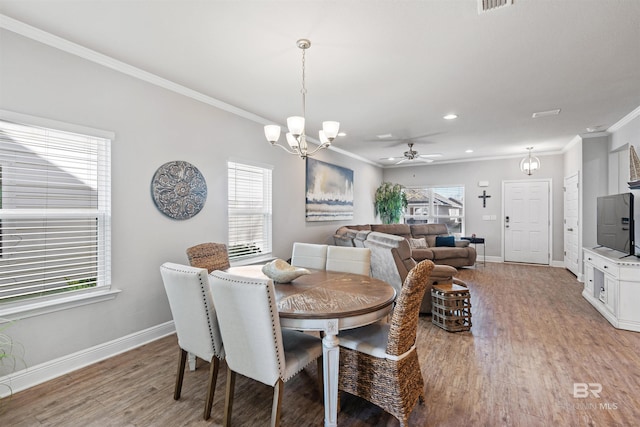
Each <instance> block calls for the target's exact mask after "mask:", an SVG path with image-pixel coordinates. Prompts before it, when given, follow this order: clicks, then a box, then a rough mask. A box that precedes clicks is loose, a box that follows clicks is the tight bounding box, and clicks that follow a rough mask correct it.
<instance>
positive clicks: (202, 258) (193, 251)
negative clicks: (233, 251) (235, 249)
mask: <svg viewBox="0 0 640 427" xmlns="http://www.w3.org/2000/svg"><path fill="white" fill-rule="evenodd" d="M186 252H187V257H188V258H189V264H191V266H193V267H199V268H206V269H207V272H209V273H211V272H212V271H214V270H226V269H227V268H229V267H230V264H229V254H228V252H227V245H225V244H224V243H201V244H199V245H196V246H192V247H190V248H188V249H187V251H186Z"/></svg>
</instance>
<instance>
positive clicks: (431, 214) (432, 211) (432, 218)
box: [404, 184, 466, 237]
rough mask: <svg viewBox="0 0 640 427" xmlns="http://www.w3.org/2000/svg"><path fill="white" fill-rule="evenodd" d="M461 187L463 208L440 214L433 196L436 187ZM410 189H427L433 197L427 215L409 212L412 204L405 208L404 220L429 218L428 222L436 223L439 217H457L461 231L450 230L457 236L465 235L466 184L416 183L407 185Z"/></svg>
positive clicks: (430, 198)
mask: <svg viewBox="0 0 640 427" xmlns="http://www.w3.org/2000/svg"><path fill="white" fill-rule="evenodd" d="M453 187H455V188H461V189H462V200H460V202H461V203H462V208H460V209H450V211H449V213H447V214H438V213H437V209H436V203H435V198H434V197H433V193H434V189H437V188H453ZM407 188H408V189H413V190H427V191H428V192H429V194H430V195H431V197H429V203H428V206H427V208H428V213H427V214H425V215H417V214H414V215H412V214H409V209H411V206H409V205H408V206H407V208H406V209H405V213H404V221H405V223H407V220H408V219H410V218H415V219H426V220H427V224H435V223H438V221H437V220H438V219H443V218H446V219H449V220H450V219H456V220H459V222H460V232H459V233H457V232H455V231H452V230H450V232H451V233H452V234H455V235H456V236H457V237H461V236H464V235H465V234H464V233H465V211H466V209H465V203H466V201H465V199H466V197H465V186H464V185H462V184H457V185H415V186H411V187H407ZM457 210H459V211H460V212H452V211H457Z"/></svg>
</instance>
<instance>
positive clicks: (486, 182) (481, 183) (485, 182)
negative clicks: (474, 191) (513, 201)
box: [478, 181, 489, 187]
mask: <svg viewBox="0 0 640 427" xmlns="http://www.w3.org/2000/svg"><path fill="white" fill-rule="evenodd" d="M488 186H489V181H478V187H488Z"/></svg>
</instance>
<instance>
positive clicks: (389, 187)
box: [374, 182, 407, 224]
mask: <svg viewBox="0 0 640 427" xmlns="http://www.w3.org/2000/svg"><path fill="white" fill-rule="evenodd" d="M374 207H375V214H376V215H380V219H381V220H382V223H383V224H394V223H397V222H399V221H400V217H401V216H402V211H403V209H404V208H406V207H407V197H406V196H405V194H404V191H402V186H401V185H400V184H392V183H390V182H383V183H382V184H381V185H380V187H378V189H377V190H376V200H375V203H374Z"/></svg>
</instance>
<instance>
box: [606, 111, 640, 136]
mask: <svg viewBox="0 0 640 427" xmlns="http://www.w3.org/2000/svg"><path fill="white" fill-rule="evenodd" d="M638 116H640V106H638V107H637V108H636V109H635V110H633V111H632V112H630V113H629V114H627V115H626V116H624V117H623V118H621V119H620V120H618V121H617V122H616V123H614V124H612V125H611V126H609V128H608V129H607V132H609V133H613V132H616V131H618V130H620V129H621V128H622V127H623V126H624V125H626V124H627V123H629V122H630V121H632V120H633V119H635V118H636V117H638Z"/></svg>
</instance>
